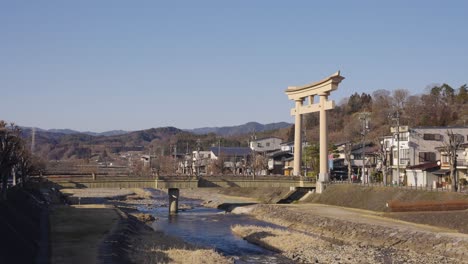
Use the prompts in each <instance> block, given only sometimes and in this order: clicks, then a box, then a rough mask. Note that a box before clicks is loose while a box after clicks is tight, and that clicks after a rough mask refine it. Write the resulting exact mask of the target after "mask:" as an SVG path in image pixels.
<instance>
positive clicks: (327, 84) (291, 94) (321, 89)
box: [285, 71, 344, 193]
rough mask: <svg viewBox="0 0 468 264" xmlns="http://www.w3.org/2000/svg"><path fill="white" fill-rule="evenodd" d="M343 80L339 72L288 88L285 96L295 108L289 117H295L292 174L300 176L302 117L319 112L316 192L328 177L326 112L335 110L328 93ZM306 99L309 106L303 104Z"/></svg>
mask: <svg viewBox="0 0 468 264" xmlns="http://www.w3.org/2000/svg"><path fill="white" fill-rule="evenodd" d="M343 79H344V77H343V76H340V72H339V71H338V72H336V73H335V74H333V75H331V76H330V77H327V78H325V79H323V80H321V81H318V82H315V83H311V84H307V85H304V86H297V87H296V86H289V87H288V89H286V91H285V92H286V95H287V96H288V98H289V99H290V100H294V101H295V103H296V107H295V108H293V109H291V115H292V116H295V131H294V168H293V174H294V175H296V176H297V175H300V173H301V160H302V134H301V131H302V115H303V114H307V113H312V112H320V173H319V180H318V182H317V192H318V193H321V192H322V190H323V187H324V186H323V183H325V182H328V181H329V175H328V131H327V130H328V129H327V127H328V121H327V112H326V110H330V109H333V108H335V102H334V101H331V100H328V96H329V95H330V92H332V91H334V90H336V89H337V88H338V84H339V83H340V82H341V81H342V80H343ZM316 95H318V96H319V97H320V99H319V102H318V103H315V102H314V98H315V96H316ZM306 99H308V101H309V104H304V101H305V100H306Z"/></svg>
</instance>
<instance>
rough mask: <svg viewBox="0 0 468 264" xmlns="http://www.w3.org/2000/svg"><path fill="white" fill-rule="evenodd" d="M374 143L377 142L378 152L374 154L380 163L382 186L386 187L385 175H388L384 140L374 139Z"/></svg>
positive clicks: (386, 151)
mask: <svg viewBox="0 0 468 264" xmlns="http://www.w3.org/2000/svg"><path fill="white" fill-rule="evenodd" d="M374 142H377V145H378V146H379V150H378V151H377V152H376V153H377V157H378V159H379V160H380V162H381V167H380V171H381V172H382V179H383V184H384V185H387V173H388V164H387V163H388V160H387V159H388V150H387V146H386V145H385V140H384V139H383V138H376V139H375V140H374Z"/></svg>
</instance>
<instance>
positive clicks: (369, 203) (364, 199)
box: [304, 184, 468, 212]
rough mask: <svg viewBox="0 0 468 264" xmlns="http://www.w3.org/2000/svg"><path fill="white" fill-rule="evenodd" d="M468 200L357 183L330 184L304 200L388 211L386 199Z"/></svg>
mask: <svg viewBox="0 0 468 264" xmlns="http://www.w3.org/2000/svg"><path fill="white" fill-rule="evenodd" d="M450 200H460V201H468V195H466V194H460V193H452V192H430V191H422V190H407V189H398V188H390V187H367V186H359V185H348V184H342V185H338V184H336V185H330V186H328V187H327V189H326V190H325V192H323V193H322V194H315V195H311V196H310V197H309V198H307V199H306V200H305V201H304V202H306V203H307V202H313V203H322V204H329V205H336V206H343V207H351V208H359V209H366V210H372V211H381V212H385V211H389V208H387V207H386V203H387V202H388V201H405V202H418V201H433V202H443V201H450Z"/></svg>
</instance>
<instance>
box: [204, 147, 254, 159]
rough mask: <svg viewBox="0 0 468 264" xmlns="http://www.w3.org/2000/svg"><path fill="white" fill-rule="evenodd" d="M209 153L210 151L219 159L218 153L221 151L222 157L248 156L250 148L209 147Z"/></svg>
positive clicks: (250, 151)
mask: <svg viewBox="0 0 468 264" xmlns="http://www.w3.org/2000/svg"><path fill="white" fill-rule="evenodd" d="M210 151H212V152H213V153H214V154H215V155H216V156H218V157H219V152H218V151H221V155H224V156H230V157H232V156H248V155H250V154H251V153H252V150H251V149H250V148H246V147H220V148H218V147H211V148H210Z"/></svg>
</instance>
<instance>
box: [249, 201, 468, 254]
mask: <svg viewBox="0 0 468 264" xmlns="http://www.w3.org/2000/svg"><path fill="white" fill-rule="evenodd" d="M251 214H253V215H254V216H255V217H257V218H258V219H260V220H264V221H268V222H272V223H275V224H278V225H281V226H284V227H288V229H289V230H291V231H292V232H297V231H299V232H304V233H305V234H306V235H309V236H313V239H312V241H315V242H314V243H312V245H315V246H312V247H308V246H307V245H303V246H302V247H298V248H295V249H294V250H291V251H285V253H284V254H285V255H287V256H289V257H292V255H293V254H296V256H295V258H293V259H305V260H301V261H303V262H309V263H314V262H315V261H316V260H318V261H319V262H325V263H328V262H329V261H331V262H332V263H356V261H357V259H359V261H357V262H361V261H363V262H364V263H468V261H467V260H468V259H467V254H468V252H467V248H468V236H466V235H464V234H458V233H457V234H454V233H441V232H430V231H421V230H417V229H414V228H411V227H409V228H403V227H401V228H400V227H398V226H397V225H396V226H389V225H375V224H372V223H370V222H369V223H362V222H359V221H354V220H352V219H346V218H340V217H336V218H333V217H323V216H319V215H315V214H314V213H311V212H308V211H301V210H293V209H292V207H287V206H278V205H256V206H254V208H253V210H252V212H251ZM376 222H378V219H376ZM402 226H404V224H402ZM261 232H264V231H258V232H253V231H251V232H249V235H250V237H256V236H255V234H256V233H257V234H258V233H261ZM243 237H248V235H247V236H243ZM283 240H284V239H283ZM283 240H282V239H278V242H280V243H281V241H283ZM265 241H266V238H265V239H264V242H265ZM268 243H272V244H271V245H270V246H272V247H276V248H278V249H281V248H283V247H284V245H283V244H276V243H275V242H271V241H270V242H268ZM316 247H318V248H321V250H322V251H323V252H322V253H320V252H317V251H316V250H315V248H316ZM324 249H329V250H324ZM359 252H366V254H367V255H368V256H360V255H359V254H360V253H359ZM319 253H320V254H322V255H320V254H319ZM297 254H299V255H297ZM319 256H320V258H321V259H322V260H320V259H319ZM350 256H354V258H352V260H350V261H348V258H349V257H350ZM333 258H339V260H336V259H335V260H336V261H335V260H333ZM356 258H357V259H356ZM366 259H367V260H366Z"/></svg>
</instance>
